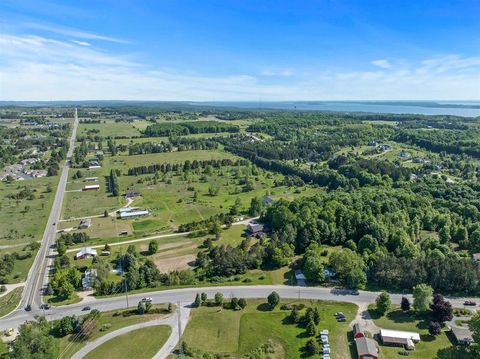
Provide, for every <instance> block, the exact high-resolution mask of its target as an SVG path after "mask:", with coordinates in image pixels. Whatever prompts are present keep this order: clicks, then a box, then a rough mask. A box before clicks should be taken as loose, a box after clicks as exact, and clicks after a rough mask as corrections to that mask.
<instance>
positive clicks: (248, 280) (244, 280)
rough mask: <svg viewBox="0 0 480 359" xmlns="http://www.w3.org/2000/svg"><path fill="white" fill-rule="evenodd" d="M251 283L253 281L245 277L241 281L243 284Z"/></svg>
mask: <svg viewBox="0 0 480 359" xmlns="http://www.w3.org/2000/svg"><path fill="white" fill-rule="evenodd" d="M252 282H253V279H252V278H250V277H246V278H244V279H243V283H252Z"/></svg>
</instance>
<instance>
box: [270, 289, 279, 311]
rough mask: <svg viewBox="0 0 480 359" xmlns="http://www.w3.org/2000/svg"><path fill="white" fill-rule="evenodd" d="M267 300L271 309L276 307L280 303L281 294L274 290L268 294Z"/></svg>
mask: <svg viewBox="0 0 480 359" xmlns="http://www.w3.org/2000/svg"><path fill="white" fill-rule="evenodd" d="M267 302H268V305H269V306H270V309H274V308H275V307H276V306H277V305H278V303H280V296H279V295H278V293H277V292H275V291H274V292H272V293H270V294H269V295H268V297H267Z"/></svg>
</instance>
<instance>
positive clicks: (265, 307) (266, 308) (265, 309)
mask: <svg viewBox="0 0 480 359" xmlns="http://www.w3.org/2000/svg"><path fill="white" fill-rule="evenodd" d="M257 310H258V311H260V312H271V311H272V308H271V307H270V305H269V304H268V303H262V304H259V305H258V306H257Z"/></svg>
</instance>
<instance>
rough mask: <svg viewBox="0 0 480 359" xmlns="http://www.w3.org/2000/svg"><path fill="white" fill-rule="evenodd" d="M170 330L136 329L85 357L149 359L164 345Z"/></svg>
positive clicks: (167, 328)
mask: <svg viewBox="0 0 480 359" xmlns="http://www.w3.org/2000/svg"><path fill="white" fill-rule="evenodd" d="M171 332H172V329H171V328H170V327H169V326H166V325H156V326H151V327H147V328H142V329H137V330H134V331H131V332H129V333H127V334H123V335H120V336H118V337H115V338H113V339H110V340H109V341H107V342H105V343H103V344H102V345H100V346H99V347H97V348H95V350H93V351H91V352H90V353H88V354H87V355H86V356H85V359H95V358H116V359H130V358H151V357H153V356H154V355H155V354H156V353H157V352H158V351H159V350H160V349H161V348H162V346H163V345H164V344H165V342H166V341H167V339H168V337H169V336H170V333H171Z"/></svg>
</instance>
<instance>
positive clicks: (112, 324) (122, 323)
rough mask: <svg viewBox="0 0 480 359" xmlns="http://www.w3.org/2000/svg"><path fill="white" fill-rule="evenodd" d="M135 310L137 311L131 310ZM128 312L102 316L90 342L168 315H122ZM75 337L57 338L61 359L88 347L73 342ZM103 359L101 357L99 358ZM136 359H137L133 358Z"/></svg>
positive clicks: (79, 342)
mask: <svg viewBox="0 0 480 359" xmlns="http://www.w3.org/2000/svg"><path fill="white" fill-rule="evenodd" d="M153 308H159V309H162V310H165V308H166V305H154V306H153ZM130 310H135V309H130ZM125 311H126V310H118V311H110V312H104V313H102V315H101V316H100V319H99V321H98V324H97V327H96V329H95V330H94V332H93V334H92V335H91V337H90V339H89V340H90V341H92V340H95V339H97V338H99V337H101V336H103V335H105V334H107V333H110V332H112V331H114V330H117V329H120V328H123V327H128V326H130V325H134V324H138V323H142V322H147V321H151V320H154V319H159V318H163V317H164V316H165V315H166V314H144V315H137V314H134V315H130V316H123V315H122V313H123V312H125ZM106 326H109V327H108V329H105V328H106ZM72 338H74V337H73V336H66V337H63V338H56V341H57V342H58V345H59V349H60V351H59V353H61V355H60V356H59V358H61V359H66V358H70V357H71V356H72V355H73V354H74V353H76V352H77V351H78V350H80V349H81V348H82V347H83V346H85V345H86V343H87V342H85V341H72ZM99 358H101V357H99ZM133 358H136V357H132V359H133Z"/></svg>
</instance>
